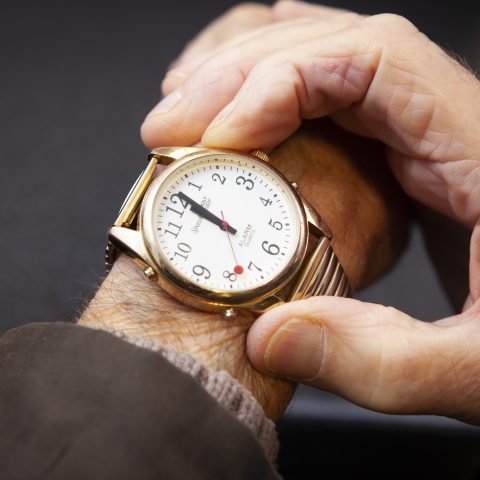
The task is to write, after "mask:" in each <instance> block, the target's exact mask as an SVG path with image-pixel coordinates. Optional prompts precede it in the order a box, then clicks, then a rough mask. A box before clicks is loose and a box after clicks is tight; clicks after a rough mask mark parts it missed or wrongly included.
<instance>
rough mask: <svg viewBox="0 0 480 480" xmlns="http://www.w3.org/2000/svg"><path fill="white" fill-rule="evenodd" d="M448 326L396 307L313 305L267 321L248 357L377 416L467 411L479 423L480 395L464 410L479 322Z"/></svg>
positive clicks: (254, 334) (257, 328) (276, 312)
mask: <svg viewBox="0 0 480 480" xmlns="http://www.w3.org/2000/svg"><path fill="white" fill-rule="evenodd" d="M450 320H451V319H449V321H443V323H442V322H439V323H438V324H431V323H425V322H420V321H418V320H414V319H413V318H411V317H409V316H408V315H406V314H404V313H402V312H399V311H398V310H395V309H393V308H390V307H384V306H381V305H374V304H368V303H363V302H360V301H357V300H352V299H343V298H335V297H313V298H310V299H308V300H302V301H299V302H292V303H289V304H285V305H283V306H281V307H278V308H276V309H273V310H271V311H269V312H267V313H265V314H264V315H262V316H261V317H260V318H259V319H258V320H257V321H256V322H255V323H254V324H253V326H252V327H251V329H250V331H249V334H248V339H247V351H248V355H249V357H250V360H251V362H252V363H253V364H254V366H255V367H256V368H257V369H259V370H260V371H263V372H267V373H270V374H275V375H276V376H281V377H286V378H289V379H293V380H295V381H299V382H302V383H305V384H308V385H312V386H316V387H320V388H324V389H327V390H330V391H333V392H336V393H338V394H340V395H342V396H344V397H345V398H347V399H349V400H350V401H352V402H354V403H357V404H359V405H361V406H364V407H366V408H370V409H373V410H377V411H382V412H388V413H436V414H443V415H450V416H457V417H459V418H461V417H466V416H468V415H467V414H465V412H464V410H465V408H466V407H465V405H466V403H469V404H471V405H470V407H471V408H473V411H475V412H476V415H477V416H478V413H479V408H480V398H479V394H478V393H477V392H476V391H475V390H478V388H476V389H472V395H473V396H474V397H475V398H473V397H470V399H469V402H465V394H466V392H467V390H469V386H471V384H472V382H473V384H476V381H475V380H474V379H475V378H478V376H479V374H480V369H479V368H478V366H477V365H478V363H479V360H480V358H479V354H478V352H479V350H480V349H479V346H478V345H473V342H476V343H477V344H478V340H476V338H478V326H477V323H478V319H477V321H476V322H465V321H462V322H452V321H450ZM469 328H474V329H476V330H477V332H476V333H475V334H474V332H467V330H468V329H469ZM474 337H475V339H474ZM469 352H474V353H473V354H471V355H470V354H469ZM474 357H476V358H474ZM467 396H468V394H467ZM458 402H461V405H458V404H457V403H458ZM470 407H469V408H470ZM473 421H474V422H475V421H476V420H473Z"/></svg>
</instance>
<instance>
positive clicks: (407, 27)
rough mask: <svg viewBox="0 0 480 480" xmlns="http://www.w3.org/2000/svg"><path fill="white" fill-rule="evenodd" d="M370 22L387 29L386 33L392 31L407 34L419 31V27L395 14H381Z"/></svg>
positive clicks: (371, 18)
mask: <svg viewBox="0 0 480 480" xmlns="http://www.w3.org/2000/svg"><path fill="white" fill-rule="evenodd" d="M369 20H370V21H371V22H374V23H376V24H377V25H379V26H380V27H381V28H383V29H385V31H386V32H392V30H393V31H394V32H406V33H412V32H417V31H418V29H417V27H415V25H414V24H413V23H412V22H411V21H410V20H408V19H407V18H405V17H403V16H402V15H397V14H395V13H380V14H378V15H374V16H372V17H370V18H369Z"/></svg>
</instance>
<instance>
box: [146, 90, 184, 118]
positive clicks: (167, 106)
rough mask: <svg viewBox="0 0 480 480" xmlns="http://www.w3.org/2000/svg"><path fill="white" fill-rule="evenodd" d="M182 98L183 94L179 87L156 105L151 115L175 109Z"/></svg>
mask: <svg viewBox="0 0 480 480" xmlns="http://www.w3.org/2000/svg"><path fill="white" fill-rule="evenodd" d="M181 99H182V94H181V92H180V90H179V89H177V90H174V91H173V92H172V93H170V94H168V95H167V96H166V97H165V98H164V99H163V100H162V101H161V102H160V103H159V104H158V105H156V106H155V107H154V108H153V109H152V111H151V112H150V113H149V115H152V114H153V113H168V112H170V111H171V110H173V109H174V108H175V107H176V106H177V104H178V103H179V102H180V100H181Z"/></svg>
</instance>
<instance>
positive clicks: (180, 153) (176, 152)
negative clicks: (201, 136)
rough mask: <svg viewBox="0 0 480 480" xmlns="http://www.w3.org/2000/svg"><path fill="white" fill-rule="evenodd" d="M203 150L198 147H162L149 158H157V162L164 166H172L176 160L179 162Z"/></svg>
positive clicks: (153, 151)
mask: <svg viewBox="0 0 480 480" xmlns="http://www.w3.org/2000/svg"><path fill="white" fill-rule="evenodd" d="M202 150H205V149H204V148H198V147H160V148H155V149H154V150H152V151H151V152H150V155H149V156H148V158H149V159H151V158H155V159H156V160H157V162H158V163H160V164H162V165H170V164H171V163H172V162H174V161H175V160H179V159H180V158H182V157H185V156H186V155H191V154H192V153H198V152H200V151H202Z"/></svg>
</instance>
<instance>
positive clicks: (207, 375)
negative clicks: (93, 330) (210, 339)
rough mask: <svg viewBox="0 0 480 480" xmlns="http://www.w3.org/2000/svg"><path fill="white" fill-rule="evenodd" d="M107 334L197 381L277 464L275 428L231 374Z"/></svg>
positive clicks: (168, 349)
mask: <svg viewBox="0 0 480 480" xmlns="http://www.w3.org/2000/svg"><path fill="white" fill-rule="evenodd" d="M107 331H108V332H110V333H111V334H113V335H115V336H116V337H118V338H121V339H122V340H125V341H127V342H128V343H131V344H132V345H135V346H137V347H141V348H146V349H148V350H152V351H154V352H157V353H159V354H161V355H162V356H163V357H165V358H166V359H167V360H168V361H169V362H170V363H172V364H173V365H175V366H176V367H177V368H178V369H180V370H182V371H183V372H185V373H188V374H189V375H191V376H192V377H193V378H195V380H197V381H198V382H199V383H200V385H202V387H203V388H204V389H205V390H206V391H207V392H208V393H209V394H210V395H211V396H212V397H213V398H214V399H215V400H216V401H217V402H219V403H220V405H222V406H223V407H224V408H226V409H227V410H228V411H229V412H231V413H232V414H233V415H235V417H237V418H238V419H239V420H240V421H242V422H243V423H244V424H245V425H246V426H247V427H248V428H249V429H250V430H251V431H252V432H253V434H254V435H255V437H256V438H257V440H258V441H259V442H260V444H261V446H262V447H263V449H264V450H265V453H266V455H267V457H268V459H269V460H270V461H271V462H272V463H274V462H275V459H276V457H277V454H278V447H279V444H278V438H277V433H276V430H275V424H274V423H273V422H272V421H271V420H269V419H268V418H267V417H266V416H265V413H264V411H263V408H262V407H261V406H260V404H259V403H258V402H257V400H256V399H255V398H254V396H253V395H252V394H251V393H250V391H248V390H247V389H246V388H245V387H244V386H243V385H242V384H241V383H240V382H238V381H237V380H235V379H234V378H233V377H232V376H231V375H230V374H229V373H227V372H225V371H220V372H217V371H215V370H212V369H210V368H208V367H206V366H205V365H204V364H203V363H201V362H200V361H198V360H197V359H196V358H195V357H193V356H192V355H190V354H189V353H187V352H181V351H179V350H177V349H175V348H173V347H171V346H165V345H162V344H161V343H159V342H155V341H153V340H149V339H146V338H141V337H136V336H131V335H127V334H125V333H124V332H121V331H118V330H114V329H107Z"/></svg>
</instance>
